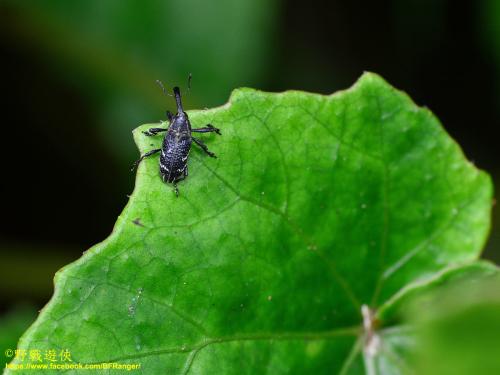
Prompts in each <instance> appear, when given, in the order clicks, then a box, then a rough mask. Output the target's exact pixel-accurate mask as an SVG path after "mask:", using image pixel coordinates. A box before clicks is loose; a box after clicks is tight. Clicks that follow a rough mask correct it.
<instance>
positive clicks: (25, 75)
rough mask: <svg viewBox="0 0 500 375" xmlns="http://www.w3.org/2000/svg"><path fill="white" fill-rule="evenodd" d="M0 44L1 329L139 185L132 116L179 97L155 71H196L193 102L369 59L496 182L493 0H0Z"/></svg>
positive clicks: (498, 13) (497, 80) (314, 83)
mask: <svg viewBox="0 0 500 375" xmlns="http://www.w3.org/2000/svg"><path fill="white" fill-rule="evenodd" d="M0 54H1V58H0V64H1V68H2V69H1V73H2V75H1V80H2V87H3V90H2V91H3V99H2V113H1V114H2V117H3V119H4V120H3V124H4V125H3V135H4V136H3V139H4V141H3V142H2V151H1V152H2V160H3V176H4V178H3V181H2V184H1V189H2V192H1V193H2V194H1V196H2V202H3V203H2V215H1V218H0V220H1V225H0V251H1V255H0V267H1V269H0V335H1V331H2V324H3V323H5V324H6V325H8V324H9V323H8V322H10V321H12V320H13V316H22V317H24V319H25V321H26V322H27V323H25V324H24V325H23V324H20V323H16V324H17V326H16V327H19V328H18V331H19V332H22V331H23V330H24V329H25V328H26V327H25V326H26V325H27V324H29V321H30V320H31V319H32V317H33V316H34V314H35V311H36V310H38V309H39V308H41V307H42V306H43V305H44V304H45V303H46V302H47V301H48V299H49V298H50V296H51V294H52V277H53V275H54V273H55V271H56V270H58V269H59V268H61V267H62V266H63V265H65V264H67V263H69V262H71V261H73V260H75V259H77V258H78V257H80V256H81V253H82V252H83V251H84V250H86V249H88V248H89V247H90V246H91V245H93V244H95V243H97V242H100V241H102V240H103V239H104V238H105V237H106V236H107V235H108V234H109V233H110V231H111V229H112V227H113V224H114V222H115V220H116V218H117V216H118V215H119V213H120V212H121V211H122V209H123V207H124V205H125V204H126V202H127V194H129V193H130V192H131V191H132V189H133V183H134V174H132V173H130V165H131V163H132V162H133V161H134V160H135V159H136V158H137V156H138V152H137V150H136V148H135V146H134V143H133V140H132V136H131V131H132V129H133V128H135V127H136V126H138V125H140V124H142V123H147V122H157V121H158V120H160V119H164V118H165V115H164V112H165V110H166V109H167V108H170V109H172V107H173V103H172V100H171V99H170V98H166V97H165V96H163V95H162V93H161V91H160V89H159V88H158V86H157V85H156V84H155V80H156V79H162V80H163V81H164V82H165V84H166V85H168V86H169V87H171V86H173V85H174V84H176V85H177V84H178V85H181V87H185V85H186V78H187V75H188V73H189V72H192V73H193V83H192V91H191V93H190V94H189V95H187V96H186V98H185V101H186V103H185V104H186V107H187V108H203V107H212V106H216V105H221V104H223V103H225V102H226V100H227V98H228V96H229V94H230V92H231V90H232V89H233V88H236V87H240V86H250V87H255V88H258V89H262V90H267V91H282V90H287V89H300V90H307V91H315V92H320V93H331V92H334V91H336V90H338V89H343V88H346V87H349V86H350V85H352V84H353V83H354V82H355V80H356V79H357V78H358V77H359V76H360V75H361V74H362V72H363V71H364V70H369V71H373V72H376V73H379V74H381V75H382V76H383V77H384V78H385V79H387V80H388V81H389V82H390V83H391V84H392V85H394V86H396V87H397V88H400V89H402V90H404V91H406V92H408V93H409V95H410V96H411V97H412V98H413V99H414V100H415V101H416V102H417V103H418V104H420V105H425V106H428V107H429V108H430V109H431V110H432V111H433V112H434V113H435V114H436V115H437V116H438V117H439V118H440V119H441V121H442V123H443V124H444V126H445V128H446V129H447V130H448V132H449V133H450V134H451V135H452V137H454V138H455V139H456V140H457V141H458V142H459V143H460V144H461V145H462V147H463V149H464V151H465V154H466V155H467V157H468V158H469V159H471V160H473V161H474V162H475V163H476V164H477V165H478V166H479V167H481V168H482V169H485V170H487V171H489V172H490V173H491V174H492V176H493V177H494V180H495V181H496V185H497V186H500V163H499V161H500V151H499V150H498V148H499V145H498V143H499V137H498V136H499V133H500V132H499V126H500V121H499V120H500V1H499V0H476V1H470V0H469V1H459V0H392V1H389V0H381V1H376V2H374V1H351V0H308V1H307V2H303V1H285V0H282V1H279V0H212V1H203V0H198V1H197V0H165V1H132V0H106V1H102V0H86V1H66V0H52V1H43V2H42V1H35V0H33V1H17V0H11V1H8V0H2V1H0ZM496 211H497V212H498V206H497V208H496ZM497 216H498V215H497ZM498 221H499V218H498V217H497V219H496V220H495V222H496V227H494V228H493V230H492V236H491V238H490V240H489V243H488V246H487V249H486V251H485V257H487V258H489V259H494V260H497V261H498V260H500V228H499V225H498V224H499V223H498ZM23 304H24V305H23ZM26 306H28V307H26ZM13 311H14V312H16V311H21V312H20V313H18V314H17V313H14V312H13ZM29 311H32V314H30V313H29ZM2 316H3V317H2ZM9 319H10V320H9ZM14 320H15V319H14ZM10 326H12V324H11V325H10ZM4 332H6V331H5V330H4ZM0 339H1V337H0Z"/></svg>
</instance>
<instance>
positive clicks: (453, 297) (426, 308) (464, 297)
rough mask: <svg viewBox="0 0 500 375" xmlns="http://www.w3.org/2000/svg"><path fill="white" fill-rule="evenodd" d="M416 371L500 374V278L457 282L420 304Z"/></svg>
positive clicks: (416, 316)
mask: <svg viewBox="0 0 500 375" xmlns="http://www.w3.org/2000/svg"><path fill="white" fill-rule="evenodd" d="M410 311H411V313H409V316H410V318H411V320H413V321H414V322H415V321H416V323H415V324H417V327H418V330H416V332H417V340H418V344H419V345H418V348H419V350H418V351H419V354H418V356H417V357H416V364H417V368H418V369H419V370H418V372H417V373H419V374H426V375H470V374H500V356H499V353H500V336H499V333H500V277H499V276H498V274H497V275H496V276H494V277H490V278H488V279H486V280H481V281H476V282H471V281H470V280H469V281H467V282H463V283H459V284H458V285H453V286H452V287H448V288H447V289H446V290H444V291H439V292H438V293H435V294H434V296H433V298H431V299H430V300H429V301H427V303H424V304H422V303H419V304H418V305H416V306H414V307H413V309H411V310H410Z"/></svg>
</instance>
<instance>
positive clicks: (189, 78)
mask: <svg viewBox="0 0 500 375" xmlns="http://www.w3.org/2000/svg"><path fill="white" fill-rule="evenodd" d="M192 78H193V75H192V74H191V73H189V76H188V92H189V91H191V79H192Z"/></svg>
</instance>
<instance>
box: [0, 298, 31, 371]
mask: <svg viewBox="0 0 500 375" xmlns="http://www.w3.org/2000/svg"><path fill="white" fill-rule="evenodd" d="M36 316H37V312H36V309H35V308H34V307H33V306H29V305H19V306H17V307H14V308H12V309H11V310H10V311H9V312H8V313H7V314H5V315H3V316H2V317H0V350H1V352H0V353H1V354H0V355H1V356H2V358H1V360H0V365H1V366H2V367H1V368H5V363H7V362H10V361H11V359H12V358H9V357H7V356H6V355H5V351H6V350H7V349H11V350H15V349H16V348H17V342H18V340H19V337H21V334H22V333H23V332H24V331H26V329H27V328H28V327H29V326H30V324H31V323H33V321H34V320H35V318H36Z"/></svg>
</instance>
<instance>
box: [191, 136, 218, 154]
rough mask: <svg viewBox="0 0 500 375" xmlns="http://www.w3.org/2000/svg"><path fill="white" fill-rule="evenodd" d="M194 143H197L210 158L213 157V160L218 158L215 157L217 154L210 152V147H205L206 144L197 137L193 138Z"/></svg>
mask: <svg viewBox="0 0 500 375" xmlns="http://www.w3.org/2000/svg"><path fill="white" fill-rule="evenodd" d="M193 141H194V143H196V144H197V145H198V146H200V147H201V148H202V149H203V151H205V152H206V153H207V154H208V156H210V157H212V158H216V157H217V156H215V154H214V153H213V152H210V151H208V147H207V146H206V145H205V143H203V142H202V141H200V140H199V139H196V138H195V137H193Z"/></svg>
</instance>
